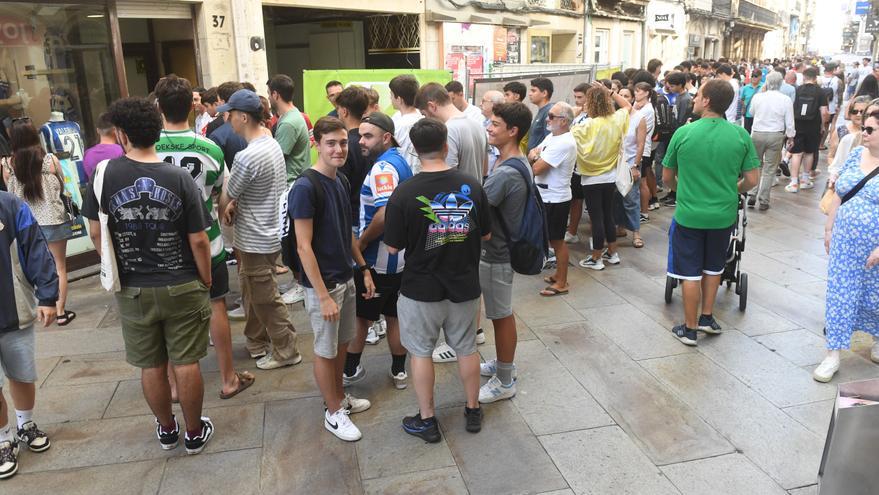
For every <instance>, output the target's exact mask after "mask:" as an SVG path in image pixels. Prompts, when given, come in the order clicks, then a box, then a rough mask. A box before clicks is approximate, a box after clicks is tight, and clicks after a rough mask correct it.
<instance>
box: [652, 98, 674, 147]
mask: <svg viewBox="0 0 879 495" xmlns="http://www.w3.org/2000/svg"><path fill="white" fill-rule="evenodd" d="M653 111H654V113H655V115H656V117H655V119H656V124H655V127H654V129H655V130H654V133H655V134H656V135H657V136H659V139H660V140H662V139H665V138H668V137H671V135H672V134H674V133H675V130H676V129H677V119H675V115H674V109H672V106H671V105H669V103H668V98H666V97H665V96H664V95H660V94H657V95H656V102H655V103H653Z"/></svg>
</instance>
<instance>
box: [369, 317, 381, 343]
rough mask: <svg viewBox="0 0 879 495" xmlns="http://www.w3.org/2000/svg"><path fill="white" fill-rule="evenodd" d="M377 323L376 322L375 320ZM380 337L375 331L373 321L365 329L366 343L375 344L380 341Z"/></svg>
mask: <svg viewBox="0 0 879 495" xmlns="http://www.w3.org/2000/svg"><path fill="white" fill-rule="evenodd" d="M376 323H378V322H376ZM381 339H382V338H381V337H379V336H378V334H377V333H376V332H375V323H373V324H372V325H370V326H369V328H368V329H367V330H366V343H367V344H369V345H376V344H378V343H379V341H381Z"/></svg>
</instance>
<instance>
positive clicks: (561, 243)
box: [528, 102, 577, 296]
mask: <svg viewBox="0 0 879 495" xmlns="http://www.w3.org/2000/svg"><path fill="white" fill-rule="evenodd" d="M573 121H574V109H573V108H571V106H570V105H568V104H567V103H564V102H559V103H556V104H555V105H553V106H552V108H550V110H549V113H548V114H547V116H546V123H547V125H548V127H549V129H550V134H549V135H548V136H546V138H544V139H543V141H542V142H541V143H540V144H539V145H537V147H535V148H534V149H533V150H531V153H529V154H528V161H530V162H531V167H532V170H533V171H534V182H535V184H537V187H538V188H539V190H540V196H541V198H542V199H543V204H544V207H545V209H546V226H547V231H548V232H549V243H550V245H551V246H552V248H553V249H554V250H555V256H556V270H555V274H553V275H552V276H551V277H547V282H549V284H550V285H548V286H547V287H546V288H545V289H543V290H542V291H540V295H542V296H557V295H559V294H567V293H568V291H569V287H568V245H567V244H565V231H566V229H567V224H568V211H569V210H570V208H571V199H572V195H571V174H572V173H573V172H574V165H575V164H576V163H577V144H576V143H575V142H574V137H573V136H572V135H571V123H572V122H573Z"/></svg>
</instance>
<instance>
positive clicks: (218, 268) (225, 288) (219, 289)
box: [211, 259, 229, 301]
mask: <svg viewBox="0 0 879 495" xmlns="http://www.w3.org/2000/svg"><path fill="white" fill-rule="evenodd" d="M228 293H229V267H227V266H226V260H225V259H224V260H222V261H218V262H217V263H214V264H213V265H211V301H213V300H215V299H220V298H221V297H226V294H228Z"/></svg>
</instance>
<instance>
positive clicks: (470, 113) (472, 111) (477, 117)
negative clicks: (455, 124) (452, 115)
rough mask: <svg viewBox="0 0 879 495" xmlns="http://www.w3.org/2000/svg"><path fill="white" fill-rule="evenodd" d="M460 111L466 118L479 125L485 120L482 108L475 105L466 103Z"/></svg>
mask: <svg viewBox="0 0 879 495" xmlns="http://www.w3.org/2000/svg"><path fill="white" fill-rule="evenodd" d="M461 113H463V114H464V115H466V116H467V118H468V119H471V120H472V121H473V122H476V123H477V124H480V125H481V124H482V123H483V122H485V115H482V109H480V108H479V107H477V106H476V105H470V104H467V108H465V109H464V110H463V112H461Z"/></svg>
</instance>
